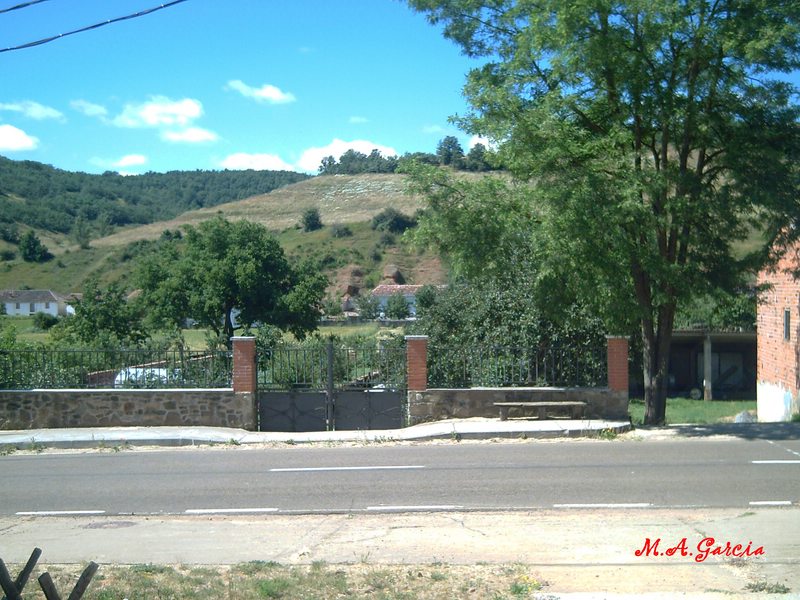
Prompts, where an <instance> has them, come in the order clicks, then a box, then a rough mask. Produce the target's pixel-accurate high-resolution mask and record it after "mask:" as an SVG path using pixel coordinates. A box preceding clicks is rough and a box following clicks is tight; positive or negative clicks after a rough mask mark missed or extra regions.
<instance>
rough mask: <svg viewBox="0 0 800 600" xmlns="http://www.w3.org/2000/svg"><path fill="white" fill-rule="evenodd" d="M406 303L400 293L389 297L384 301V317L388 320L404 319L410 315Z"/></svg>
mask: <svg viewBox="0 0 800 600" xmlns="http://www.w3.org/2000/svg"><path fill="white" fill-rule="evenodd" d="M410 314H411V313H410V310H409V307H408V301H406V298H405V296H403V294H402V293H401V292H397V293H395V294H392V295H391V296H389V299H388V300H387V301H386V316H387V317H389V318H390V319H405V318H406V317H408V316H409V315H410Z"/></svg>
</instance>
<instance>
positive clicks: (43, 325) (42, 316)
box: [33, 312, 58, 331]
mask: <svg viewBox="0 0 800 600" xmlns="http://www.w3.org/2000/svg"><path fill="white" fill-rule="evenodd" d="M56 324H58V317H56V316H54V315H51V314H48V313H45V312H37V313H36V314H35V315H33V326H34V327H36V329H38V330H40V331H47V330H48V329H50V328H51V327H53V326H54V325H56Z"/></svg>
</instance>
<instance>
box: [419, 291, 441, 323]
mask: <svg viewBox="0 0 800 600" xmlns="http://www.w3.org/2000/svg"><path fill="white" fill-rule="evenodd" d="M437 293H438V292H437V289H436V286H434V285H424V286H422V287H421V288H420V289H419V290H418V291H417V294H416V301H417V316H424V315H425V313H426V311H427V310H428V309H430V308H431V307H432V306H433V305H434V304H435V303H436V295H437Z"/></svg>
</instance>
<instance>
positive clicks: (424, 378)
mask: <svg viewBox="0 0 800 600" xmlns="http://www.w3.org/2000/svg"><path fill="white" fill-rule="evenodd" d="M406 369H407V371H406V373H407V375H408V391H409V392H411V391H414V392H424V391H425V390H427V389H428V336H427V335H407V336H406Z"/></svg>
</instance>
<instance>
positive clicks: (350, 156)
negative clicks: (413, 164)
mask: <svg viewBox="0 0 800 600" xmlns="http://www.w3.org/2000/svg"><path fill="white" fill-rule="evenodd" d="M395 169H397V157H396V156H389V157H386V158H384V156H383V155H382V154H381V153H380V151H379V150H377V149H376V150H373V151H372V152H370V153H369V156H367V155H366V154H364V153H363V152H358V151H356V150H347V151H346V152H345V153H344V154H342V155H341V156H340V157H339V162H336V159H335V158H334V157H333V156H328V157H325V158H323V159H322V164H320V167H319V172H320V175H358V174H360V173H394V172H395Z"/></svg>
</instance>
